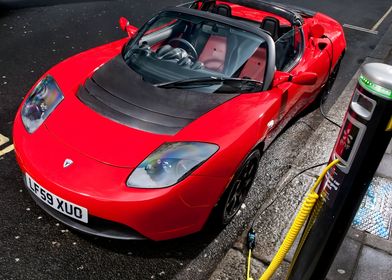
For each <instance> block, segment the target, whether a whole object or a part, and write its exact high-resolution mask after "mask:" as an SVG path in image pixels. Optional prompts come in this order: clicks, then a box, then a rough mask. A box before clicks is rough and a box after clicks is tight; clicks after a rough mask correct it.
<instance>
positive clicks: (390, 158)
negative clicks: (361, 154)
mask: <svg viewBox="0 0 392 280" xmlns="http://www.w3.org/2000/svg"><path fill="white" fill-rule="evenodd" d="M376 175H377V176H381V177H384V178H389V179H392V154H391V153H385V154H384V156H383V158H382V160H381V162H380V165H379V166H378V168H377V171H376Z"/></svg>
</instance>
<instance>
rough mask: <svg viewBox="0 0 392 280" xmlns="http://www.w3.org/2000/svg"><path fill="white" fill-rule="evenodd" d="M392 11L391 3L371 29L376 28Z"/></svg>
mask: <svg viewBox="0 0 392 280" xmlns="http://www.w3.org/2000/svg"><path fill="white" fill-rule="evenodd" d="M391 12H392V5H391V6H390V7H389V9H388V11H387V12H386V13H385V14H384V15H383V16H382V17H381V18H380V19H379V20H378V21H377V22H376V24H375V25H374V26H373V27H372V29H371V30H377V28H378V27H379V26H380V24H381V23H382V22H383V21H384V20H385V19H386V18H387V16H388V15H389V14H390V13H391Z"/></svg>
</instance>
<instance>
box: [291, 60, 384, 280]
mask: <svg viewBox="0 0 392 280" xmlns="http://www.w3.org/2000/svg"><path fill="white" fill-rule="evenodd" d="M391 136H392V66H390V65H386V64H381V63H368V64H366V65H364V66H363V67H362V68H361V73H360V76H359V78H358V84H357V86H356V88H355V90H354V93H353V96H352V98H351V101H350V105H349V108H348V110H347V112H346V115H345V117H344V121H343V125H342V127H341V129H340V132H339V136H338V138H337V140H336V143H335V147H334V149H333V151H332V154H331V157H330V160H329V162H332V161H333V160H335V159H339V160H340V162H339V163H338V164H337V165H335V166H334V167H333V168H331V169H330V170H329V171H328V172H327V174H326V176H325V178H324V180H323V181H322V183H321V184H320V187H319V190H318V193H319V195H320V198H319V199H318V201H317V202H316V205H315V207H314V209H313V210H312V213H311V215H310V218H309V221H308V223H307V225H306V227H305V229H304V232H303V234H302V237H301V240H300V242H299V245H298V247H297V251H296V253H295V255H294V259H293V261H292V263H291V267H290V271H289V275H288V279H290V280H308V279H312V280H322V279H325V277H326V275H327V273H328V270H329V268H330V266H331V264H332V262H333V260H334V258H335V256H336V253H337V252H338V250H339V247H340V245H341V244H342V242H343V240H344V237H345V235H346V233H347V231H348V229H349V228H350V225H351V223H352V221H353V219H354V216H355V214H356V212H357V210H358V208H359V206H360V204H361V202H362V199H363V197H364V195H365V194H366V191H367V189H368V186H369V184H370V182H371V180H372V178H373V176H374V173H375V172H376V170H377V167H378V165H379V163H380V161H381V159H382V157H383V155H384V153H385V150H386V148H387V146H388V144H389V142H390V141H391ZM391 172H392V170H391Z"/></svg>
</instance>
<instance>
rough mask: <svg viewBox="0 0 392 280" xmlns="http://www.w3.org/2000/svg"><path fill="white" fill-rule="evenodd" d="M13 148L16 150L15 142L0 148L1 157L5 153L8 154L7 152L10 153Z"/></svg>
mask: <svg viewBox="0 0 392 280" xmlns="http://www.w3.org/2000/svg"><path fill="white" fill-rule="evenodd" d="M13 150H14V144H12V145H9V146H8V147H6V148H4V149H2V150H0V157H1V156H3V155H5V154H7V153H9V152H12V151H13Z"/></svg>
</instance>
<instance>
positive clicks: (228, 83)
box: [155, 76, 263, 93]
mask: <svg viewBox="0 0 392 280" xmlns="http://www.w3.org/2000/svg"><path fill="white" fill-rule="evenodd" d="M215 84H222V86H221V87H220V88H218V89H217V90H215V92H217V93H219V92H233V91H241V92H246V91H248V92H255V91H261V90H262V88H263V83H262V82H259V81H256V80H251V79H241V78H224V77H216V76H210V77H199V78H190V79H184V80H177V81H170V82H165V83H160V84H155V86H156V87H161V88H174V87H179V88H184V87H185V88H192V87H205V86H211V85H215Z"/></svg>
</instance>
